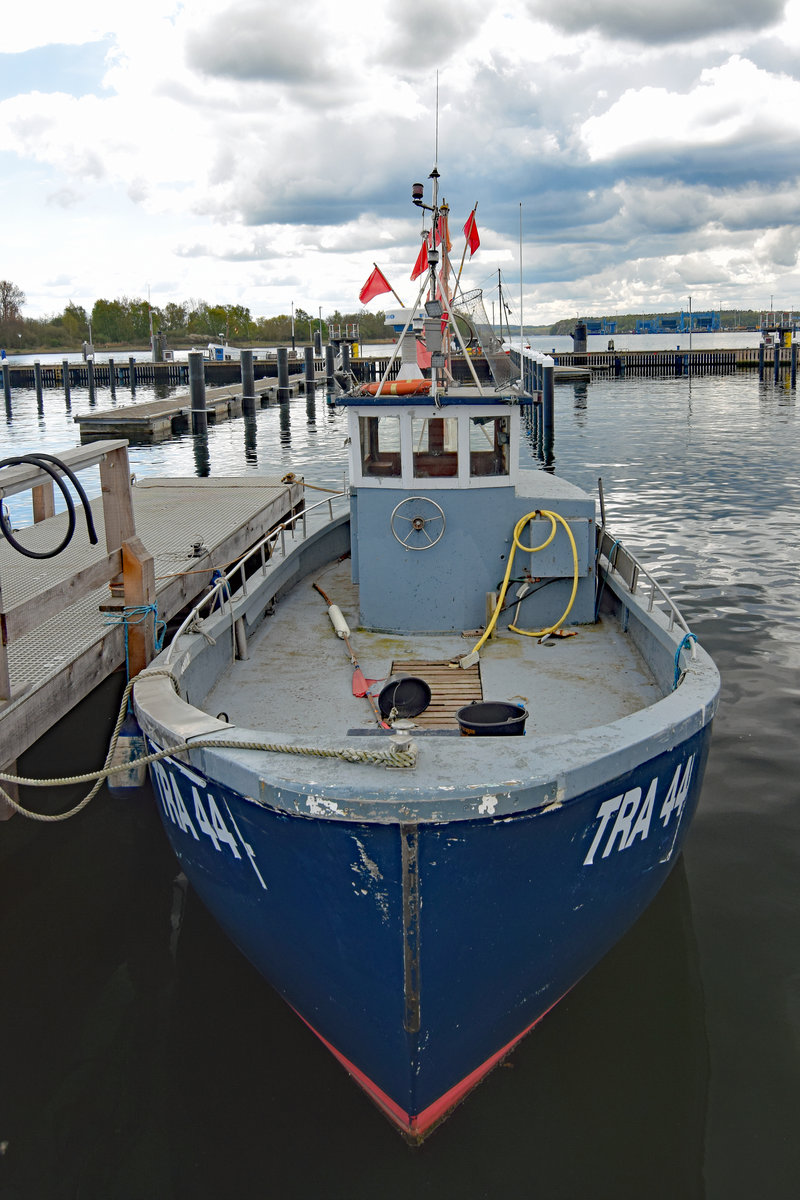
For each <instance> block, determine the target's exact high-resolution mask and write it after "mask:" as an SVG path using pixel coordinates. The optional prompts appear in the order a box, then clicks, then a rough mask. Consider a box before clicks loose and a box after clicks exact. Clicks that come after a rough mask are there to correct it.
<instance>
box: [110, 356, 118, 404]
mask: <svg viewBox="0 0 800 1200" xmlns="http://www.w3.org/2000/svg"><path fill="white" fill-rule="evenodd" d="M108 386H109V387H110V388H111V395H112V396H116V394H117V368H116V367H115V366H114V360H113V358H110V359H109V360H108Z"/></svg>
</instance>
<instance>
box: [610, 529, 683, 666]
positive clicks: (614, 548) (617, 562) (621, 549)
mask: <svg viewBox="0 0 800 1200" xmlns="http://www.w3.org/2000/svg"><path fill="white" fill-rule="evenodd" d="M597 551H598V556H599V555H602V556H603V557H604V558H605V559H606V562H607V563H608V566H609V569H610V570H612V571H614V572H615V573H616V574H617V575H619V576H620V577H621V578H622V579H623V580H624V582H625V584H626V585H627V587H628V590H629V591H630V593H631V595H632V596H636V595H637V594H640V588H641V589H642V591H644V590H645V589H646V591H647V611H648V612H652V611H653V609H654V608H655V607H656V605H657V604H658V606H659V609H660V610H661V611H662V612H663V614H664V616H665V618H666V620H667V627H668V629H669V632H670V633H671V632H672V631H673V629H674V628H675V626H676V625H677V626H678V628H679V629H680V630H681V632H682V633H683V635H684V638H689V639H690V642H691V657H692V658H695V657H696V654H697V651H696V649H695V636H694V634H693V633H692V631H691V629H690V628H689V626H688V624H687V623H686V619H685V618H684V616H683V613H682V612H681V610H680V609H679V608H678V606H677V604H676V603H675V601H674V600H673V599H672V597H671V596H670V595H669V594H668V593H667V592H666V591H665V590H664V588H663V587H662V586H661V584H660V583H659V582H658V580H657V579H655V578H654V577H653V576H652V575H651V574H650V572H649V571H648V570H647V567H645V566H644V565H643V564H642V563H641V562H639V559H638V558H637V557H636V555H635V554H633V553H632V552H631V551H630V550H629V549H628V548H627V546H623V545H622V542H620V541H616V540H615V539H614V538H613V537H612V536H611V534H610V533H609V532H608V531H607V530H606V529H603V528H600V527H598V530H597Z"/></svg>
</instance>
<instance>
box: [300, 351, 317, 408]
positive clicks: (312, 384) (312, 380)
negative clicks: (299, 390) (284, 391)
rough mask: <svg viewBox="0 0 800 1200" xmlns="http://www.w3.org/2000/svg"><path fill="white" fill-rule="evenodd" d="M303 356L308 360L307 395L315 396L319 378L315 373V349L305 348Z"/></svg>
mask: <svg viewBox="0 0 800 1200" xmlns="http://www.w3.org/2000/svg"><path fill="white" fill-rule="evenodd" d="M303 355H304V357H305V360H306V395H307V396H309V395H310V396H313V395H314V392H315V390H316V386H317V377H316V374H315V372H314V347H313V346H305V347H304V348H303Z"/></svg>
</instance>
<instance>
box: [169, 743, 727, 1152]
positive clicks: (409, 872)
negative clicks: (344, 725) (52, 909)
mask: <svg viewBox="0 0 800 1200" xmlns="http://www.w3.org/2000/svg"><path fill="white" fill-rule="evenodd" d="M709 738H710V724H709V725H707V726H705V727H704V728H703V729H702V730H700V731H699V732H698V733H696V734H694V735H692V737H690V738H688V739H687V740H686V741H685V742H683V743H681V744H679V745H677V746H674V747H672V748H671V749H669V750H668V751H666V752H664V753H661V754H659V755H658V756H657V757H655V758H654V759H651V760H650V761H648V762H646V763H643V764H641V765H640V766H639V767H637V768H636V769H635V770H632V771H629V772H626V773H625V774H624V775H622V776H619V777H616V778H614V779H609V780H608V781H607V782H606V783H604V784H602V785H600V786H597V787H594V788H592V789H591V790H590V791H589V792H587V793H586V794H584V795H583V796H580V797H578V798H575V799H572V800H570V801H568V802H566V803H563V804H560V805H557V806H550V807H548V808H545V809H542V808H538V809H536V810H532V811H528V812H520V813H517V814H515V815H514V816H513V817H511V818H509V817H508V816H507V815H506V816H503V817H499V816H498V817H496V818H495V817H492V815H491V814H490V813H486V814H485V815H484V816H482V817H480V818H476V819H473V820H468V821H460V822H458V823H457V824H453V823H451V822H436V821H430V822H428V823H424V822H422V823H414V824H401V823H399V822H397V823H379V822H372V823H370V822H350V821H344V820H342V819H341V818H337V817H333V816H331V815H330V814H327V815H322V814H320V815H318V816H305V815H299V814H298V813H296V812H294V813H290V812H287V811H285V810H278V809H273V808H268V807H266V806H264V805H263V804H260V803H259V804H256V803H254V802H253V801H251V800H248V799H247V797H246V796H244V795H240V794H237V793H236V792H235V791H233V790H232V789H230V788H228V787H226V786H225V785H224V784H222V783H221V782H219V781H217V780H212V779H210V778H208V776H203V775H201V774H200V773H199V772H198V771H197V770H196V769H194V768H187V767H186V766H185V765H184V764H182V763H179V762H178V761H176V760H172V759H165V760H164V761H163V763H161V764H160V770H159V771H158V772H157V773H155V774H154V782H155V783H156V785H157V793H158V795H159V800H160V803H159V808H160V812H161V816H162V819H163V822H164V826H165V829H166V831H167V834H168V836H169V838H170V841H171V842H172V845H173V848H174V850H175V852H176V854H177V856H178V858H179V860H180V862H181V864H182V867H183V869H184V871H185V872H186V874H187V876H188V877H189V879H190V881H191V883H192V885H193V886H194V888H195V889H196V891H197V892H198V893H199V894H200V896H201V898H202V899H203V900H204V902H205V903H206V904H207V906H208V907H209V908H210V910H211V911H212V912H213V913H214V914H215V916H216V917H217V919H218V920H219V922H220V924H221V925H222V926H223V928H224V929H225V930H226V932H227V933H228V934H229V936H230V937H231V939H232V940H233V941H234V942H236V944H237V945H238V946H239V947H240V949H241V950H242V951H243V952H244V953H245V954H246V955H247V957H248V958H250V959H251V960H252V962H253V963H254V964H255V966H256V967H257V968H258V969H259V971H261V972H262V974H263V975H264V976H265V977H266V978H267V979H268V980H269V981H270V982H271V983H272V984H273V986H274V987H275V988H276V989H277V990H278V991H279V992H280V993H281V994H282V995H283V996H284V998H285V999H286V1000H287V1002H288V1003H289V1004H290V1005H291V1006H292V1007H293V1008H294V1009H295V1010H296V1011H297V1012H298V1013H299V1015H300V1016H301V1017H302V1018H303V1020H304V1021H305V1022H306V1023H307V1024H308V1025H309V1026H310V1027H311V1028H312V1029H313V1030H314V1032H315V1033H316V1034H317V1035H318V1036H319V1037H320V1039H321V1040H322V1041H323V1042H324V1043H325V1044H326V1045H327V1046H328V1047H329V1048H330V1049H331V1051H332V1052H333V1053H334V1054H335V1055H336V1057H337V1058H338V1059H339V1060H340V1061H341V1062H342V1063H343V1064H344V1065H345V1067H346V1068H347V1070H348V1071H349V1072H350V1074H351V1075H352V1076H353V1078H354V1079H356V1080H357V1081H358V1082H359V1083H360V1084H361V1086H362V1087H364V1089H365V1091H366V1092H367V1093H368V1094H369V1095H370V1096H371V1097H372V1098H373V1100H375V1102H376V1103H377V1104H378V1105H379V1107H380V1108H381V1109H382V1110H383V1111H384V1112H385V1113H386V1114H387V1115H388V1116H389V1117H390V1118H391V1119H392V1121H393V1122H394V1123H395V1124H396V1125H397V1126H398V1127H399V1128H400V1129H401V1130H402V1131H403V1132H404V1133H405V1134H406V1135H407V1136H409V1137H411V1138H412V1139H417V1140H418V1139H421V1138H422V1137H424V1136H425V1134H426V1133H427V1132H429V1131H430V1130H431V1129H432V1128H433V1127H434V1126H435V1125H436V1124H437V1123H438V1122H439V1121H440V1120H441V1119H442V1118H443V1117H444V1116H445V1115H446V1114H447V1113H448V1112H449V1111H450V1110H451V1109H452V1107H453V1106H454V1105H455V1104H457V1103H458V1102H459V1101H460V1100H461V1099H462V1098H463V1097H464V1096H465V1095H466V1094H467V1092H468V1091H470V1090H471V1088H472V1087H474V1086H475V1084H476V1083H477V1082H478V1081H479V1080H480V1078H482V1077H483V1075H484V1074H485V1073H486V1072H487V1071H489V1070H490V1069H491V1068H492V1066H494V1065H495V1064H496V1063H497V1062H498V1061H499V1060H500V1059H502V1057H504V1055H505V1054H507V1053H508V1052H509V1051H510V1050H511V1049H512V1048H513V1046H514V1045H515V1044H516V1043H517V1042H518V1041H519V1039H520V1038H521V1037H523V1036H524V1035H525V1033H527V1032H528V1031H529V1030H530V1029H531V1028H532V1027H533V1026H534V1025H535V1024H536V1023H537V1022H538V1021H539V1020H540V1019H541V1018H542V1016H543V1015H544V1014H545V1013H546V1012H547V1011H548V1010H549V1009H550V1008H551V1007H552V1006H553V1005H554V1004H555V1003H557V1002H558V1000H559V999H560V998H561V996H563V995H564V994H565V993H566V992H567V991H569V989H570V988H571V987H572V986H573V985H574V984H575V983H576V982H577V981H578V980H579V979H580V978H581V977H582V976H583V975H584V974H585V973H586V972H587V971H588V970H589V969H590V968H591V967H592V966H593V965H594V963H596V962H597V961H598V960H599V959H600V958H601V957H602V956H603V955H604V954H605V953H606V952H607V950H608V949H609V948H610V947H611V946H612V945H613V944H614V943H615V942H616V941H617V940H618V939H619V938H620V937H621V936H622V934H623V933H624V932H625V930H626V929H627V928H628V927H629V926H630V925H631V924H632V923H633V921H634V920H635V919H636V917H637V916H638V915H639V914H640V913H641V912H642V911H643V910H644V908H645V907H646V906H647V904H648V903H649V902H650V900H651V899H652V898H653V896H654V895H655V893H656V891H657V890H658V889H659V887H660V886H661V884H662V883H663V881H664V879H665V878H666V876H667V874H668V873H669V871H670V870H671V868H672V865H673V863H674V862H675V859H676V858H677V855H678V854H679V852H680V848H681V845H682V843H683V838H684V836H685V833H686V831H687V829H688V827H689V824H690V821H691V817H692V814H693V811H694V808H695V806H696V804H697V799H698V795H699V790H700V783H701V780H702V775H703V768H704V765H705V758H706V755H707V751H708V743H709ZM151 745H154V743H151ZM654 781H655V782H654ZM287 805H288V800H287ZM354 879H356V880H358V879H363V881H364V882H363V885H359V886H356V887H354V886H353V880H354Z"/></svg>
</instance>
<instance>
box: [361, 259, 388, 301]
mask: <svg viewBox="0 0 800 1200" xmlns="http://www.w3.org/2000/svg"><path fill="white" fill-rule="evenodd" d="M391 290H392V285H391V284H390V283H389V281H388V279H387V278H386V276H385V275H384V274H383V272H382V271H381V270H380V268H379V267H376V268H375V270H374V271H373V272H372V274H371V275H370V277H369V279H368V280H367V282H366V283H365V284H364V286H363V287H362V289H361V291H360V292H359V293H358V298H359V300H360V301H361V303H362V304H368V303H369V301H370V300H372V299H374V297H375V296H380V294H381V292H390V291H391Z"/></svg>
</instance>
